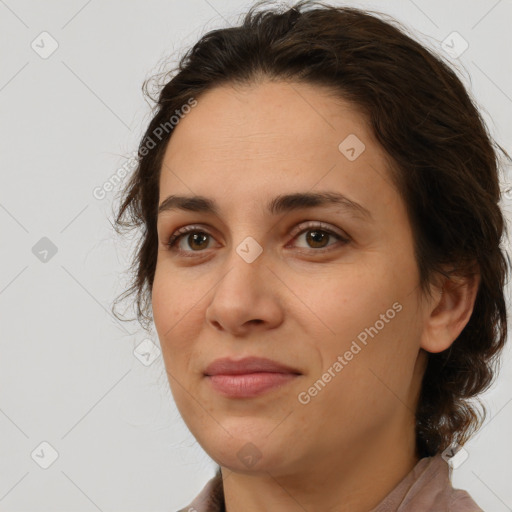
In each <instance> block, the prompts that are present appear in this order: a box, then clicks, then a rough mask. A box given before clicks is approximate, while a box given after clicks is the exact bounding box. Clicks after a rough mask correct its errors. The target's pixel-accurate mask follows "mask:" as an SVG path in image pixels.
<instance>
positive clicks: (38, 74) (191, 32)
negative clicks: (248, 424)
mask: <svg viewBox="0 0 512 512" xmlns="http://www.w3.org/2000/svg"><path fill="white" fill-rule="evenodd" d="M292 3H294V2H292ZM330 3H337V4H340V5H342V3H341V2H330ZM281 4H282V5H284V3H283V2H281ZM343 4H348V5H355V6H366V7H369V8H376V9H379V10H382V11H384V12H387V13H389V14H391V15H393V16H395V17H396V18H397V19H398V20H399V21H401V22H403V23H405V25H406V26H407V27H409V28H410V29H411V30H412V31H413V33H414V34H415V36H416V37H417V38H418V39H420V41H422V42H423V43H424V44H427V45H430V46H431V47H434V48H436V49H437V50H438V51H439V52H441V51H443V50H442V46H441V42H442V41H443V40H445V38H446V37H447V36H448V35H449V34H451V33H452V32H453V31H457V32H458V33H459V34H461V36H462V37H463V38H464V39H465V40H466V41H467V43H468V44H469V47H468V48H467V50H466V51H465V52H464V53H463V54H462V55H461V56H460V57H458V58H452V61H453V62H454V64H456V65H457V67H458V69H459V73H460V76H461V78H462V79H463V81H464V83H465V84H466V85H467V87H469V88H470V89H471V92H472V94H473V95H474V97H475V98H476V100H477V102H478V104H479V105H480V108H481V109H482V113H483V116H484V119H485V121H486V122H487V124H488V127H489V130H490V131H491V134H492V135H493V136H494V137H496V139H497V141H498V142H499V143H500V144H501V145H502V146H503V147H504V148H505V149H506V150H507V151H509V152H511V151H512V147H511V143H510V141H511V140H512V138H511V135H512V126H511V123H510V119H511V114H512V99H511V98H512V78H511V77H512V73H511V71H512V59H511V58H510V50H511V48H512V44H511V43H512V35H511V25H510V22H511V21H512V2H511V0H501V1H496V0H487V1H483V0H481V1H472V2H468V1H463V0H460V1H449V2H447V1H445V0H443V1H439V0H436V1H432V0H428V1H427V0H414V1H412V0H400V1H389V2H345V3H343ZM249 5H250V2H246V1H228V0H187V1H186V2H185V1H177V0H168V1H163V0H161V1H159V0H152V1H142V0H138V1H129V2H128V1H125V2H121V1H120V0H110V1H106V2H105V1H103V2H100V1H99V0H89V1H85V0H74V1H68V2H57V1H45V2H36V1H34V0H32V1H23V0H19V1H17V0H0V39H1V42H0V48H1V56H2V57H1V62H2V65H1V68H0V109H1V123H0V129H1V133H0V144H1V146H0V159H1V167H0V168H1V171H0V172H1V177H2V181H1V183H2V186H1V188H0V233H1V243H0V258H1V259H0V261H1V265H0V308H1V314H0V343H1V347H0V348H1V357H0V390H1V391H0V393H1V395H0V510H2V511H12V512H18V511H32V512H42V511H52V512H57V511H69V510H73V511H77V512H82V511H83V512H86V511H95V510H101V511H104V512H107V511H121V510H122V511H141V510H146V511H174V510H176V509H178V508H179V507H183V506H185V505H186V504H187V503H188V502H189V501H190V500H191V499H192V498H193V497H194V496H195V495H196V494H197V493H198V492H199V490H200V489H201V488H202V486H203V485H204V484H205V483H206V481H207V480H208V479H209V478H210V477H211V476H213V473H214V468H215V464H214V463H213V461H212V460H211V459H210V458H209V457H208V456H207V454H206V453H205V452H204V451H203V450H202V449H201V448H200V447H199V446H198V445H197V443H196V442H195V440H194V438H193V437H192V436H191V434H190V433H189V432H188V430H187V428H186V427H185V425H184V423H183V421H182V420H181V418H180V416H179V414H178V412H177V410H176V408H175V405H174V402H173V400H172V396H171V394H170V391H169V387H168V383H167V378H166V374H165V371H164V367H163V363H162V359H161V357H160V356H159V355H158V352H157V353H156V354H154V355H156V358H154V360H153V357H154V356H152V357H151V359H150V360H151V361H152V362H151V364H147V363H148V362H150V360H148V359H147V358H144V357H141V356H139V357H136V356H135V355H134V349H135V347H137V346H138V344H139V343H141V342H143V341H144V340H145V339H146V338H148V336H146V335H145V333H144V332H143V331H142V330H141V329H140V328H138V326H137V324H135V323H131V324H130V323H126V324H124V323H119V322H118V321H117V320H116V319H114V318H113V317H112V316H111V315H110V305H111V302H112V300H113V299H114V298H115V297H116V296H117V295H118V294H119V293H121V292H122V291H123V289H124V286H125V285H126V284H127V281H126V274H123V271H124V270H126V269H127V267H128V264H129V261H130V260H129V258H130V254H131V251H132V248H133V241H131V240H129V239H128V240H119V239H118V238H117V237H116V236H114V233H113V231H112V228H111V225H110V222H109V218H111V212H112V206H113V205H112V201H113V199H114V196H115V192H117V189H116V190H114V191H113V192H109V193H107V195H106V197H105V198H104V199H103V200H98V199H96V198H95V197H94V196H93V190H94V189H95V187H101V186H102V185H103V184H104V183H105V181H106V180H108V179H109V178H110V177H111V176H112V175H113V174H114V173H115V172H116V170H117V169H119V168H120V167H121V166H122V165H123V163H124V162H125V161H126V159H127V158H129V156H130V155H131V154H132V152H133V151H135V150H136V149H137V143H138V140H139V138H140V136H141V135H142V133H143V130H144V129H145V127H146V124H147V122H148V120H149V106H148V104H147V103H146V102H145V100H144V98H143V96H142V93H141V84H142V82H143V80H144V79H145V78H147V77H149V76H150V75H152V74H154V73H155V72H156V71H158V70H159V69H160V68H159V66H160V64H161V63H162V62H163V61H162V59H165V58H170V59H171V60H169V61H168V62H169V66H170V65H171V64H172V65H173V64H174V63H175V61H176V59H177V57H178V56H179V55H180V54H181V53H182V51H184V50H185V49H186V48H187V47H188V46H189V45H191V44H192V43H194V42H195V41H196V40H197V39H198V38H199V37H200V36H201V35H202V34H203V33H205V32H206V31H208V30H211V29H214V28H217V27H220V26H227V25H233V24H235V23H236V22H237V19H238V15H239V14H241V13H243V12H244V11H245V9H246V8H247V7H248V6H249ZM43 31H46V32H48V33H49V34H50V35H51V38H53V39H54V40H55V41H57V43H58V48H57V50H56V51H55V52H54V53H53V54H51V55H50V56H47V58H42V57H41V56H40V54H39V53H37V52H36V51H35V50H34V49H33V48H32V46H31V45H32V42H33V41H35V43H34V44H35V45H39V51H40V52H41V51H43V46H44V51H48V50H49V49H51V46H50V43H51V41H50V39H48V37H49V36H40V34H41V32H43ZM41 37H46V38H47V39H45V40H44V43H42V42H41ZM172 56H174V58H172ZM169 66H168V67H167V68H169ZM507 173H508V170H507ZM503 186H504V187H505V188H508V175H507V176H506V177H505V178H504V183H503ZM509 196H512V194H510V193H507V194H506V197H505V199H504V203H503V204H504V207H505V209H506V211H507V215H508V216H509V213H508V212H509V211H510V197H509ZM44 237H46V238H47V239H48V240H49V241H51V243H50V242H49V241H48V240H46V239H44V240H42V241H41V239H42V238H44ZM34 247H35V248H34ZM52 247H54V248H55V249H56V250H57V252H56V253H55V254H52ZM507 247H508V244H507ZM55 249H54V250H55ZM45 250H48V251H49V252H48V253H45V252H44V251H45ZM41 258H43V259H44V258H46V261H42V260H41ZM509 293H510V292H509V290H508V289H507V297H509V296H510V295H509ZM508 302H509V304H510V299H508ZM128 313H130V311H128ZM149 338H151V337H149ZM152 341H153V342H154V343H156V345H158V340H157V337H156V335H154V334H153V336H152ZM146 343H150V342H146ZM148 346H149V345H148ZM142 352H144V351H142ZM511 360H512V357H511V350H510V347H507V350H506V352H505V356H504V359H503V364H502V371H501V374H500V376H499V379H498V380H497V381H496V384H495V386H494V387H493V388H492V390H491V391H489V392H487V393H486V394H485V395H483V399H484V402H485V404H486V405H487V406H488V408H489V416H488V418H487V421H486V425H485V426H484V427H483V428H482V429H481V430H480V432H479V434H478V435H477V436H476V437H474V438H473V440H472V441H471V442H470V443H469V444H468V445H466V450H467V452H468V455H469V457H468V458H467V460H466V461H465V462H464V463H463V464H462V465H460V467H458V468H457V469H456V470H454V472H453V483H454V486H456V487H462V488H465V489H467V490H468V491H469V492H470V493H471V494H472V496H473V497H474V498H475V500H476V501H477V502H478V503H479V505H480V506H481V507H482V508H484V509H485V510H486V511H488V512H490V511H492V512H504V511H508V510H512V488H511V486H510V480H511V471H510V460H511V456H512V441H511V436H510V431H511V426H512V405H511V404H510V402H511V401H512V387H511V385H510V384H511V382H512V378H511V377H512V365H511ZM43 442H46V443H49V445H51V447H53V448H50V447H48V446H47V445H41V443H43ZM52 450H55V452H56V455H57V459H56V460H55V461H54V462H53V463H52V464H51V465H50V466H49V467H48V468H47V469H43V467H41V465H44V464H49V463H50V462H52V460H51V456H52V453H53V452H52Z"/></svg>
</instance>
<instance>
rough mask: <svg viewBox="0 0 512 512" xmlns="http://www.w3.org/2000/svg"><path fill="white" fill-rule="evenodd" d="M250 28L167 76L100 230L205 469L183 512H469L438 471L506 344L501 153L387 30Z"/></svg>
mask: <svg viewBox="0 0 512 512" xmlns="http://www.w3.org/2000/svg"><path fill="white" fill-rule="evenodd" d="M260 5H261V2H260V3H258V4H256V5H255V6H253V8H252V9H251V11H250V12H249V13H248V14H247V16H246V18H245V20H244V21H243V24H242V25H241V26H240V27H234V28H229V29H223V30H215V31H213V32H210V33H208V34H206V35H205V36H204V37H203V38H202V39H201V40H200V41H199V42H198V43H197V44H196V45H195V46H194V47H193V48H192V49H191V50H190V51H189V52H188V53H187V55H185V56H184V57H183V59H182V61H181V62H180V67H179V69H178V70H176V73H174V74H173V76H172V77H171V78H170V79H168V77H167V76H166V83H165V84H164V86H163V88H162V90H161V91H160V94H159V97H158V100H157V101H158V105H157V107H158V108H157V109H156V112H155V114H154V117H153V119H152V120H151V122H150V124H149V127H148V128H147V131H146V133H145V135H144V136H143V138H142V141H141V143H140V147H139V165H138V167H137V169H136V170H135V172H134V174H133V176H132V178H131V181H130V183H129V184H128V186H127V188H126V190H125V195H124V197H123V202H122V204H121V206H120V209H119V212H118V217H117V225H118V228H122V227H133V226H139V227H141V228H142V229H143V235H142V238H141V240H140V246H139V248H138V252H137V256H136V258H135V260H134V268H135V281H134V283H133V286H132V288H131V289H130V290H129V292H130V293H131V292H135V291H136V292H137V306H138V317H139V320H141V322H147V323H149V322H151V321H154V324H155V327H156V330H157V333H158V336H159V339H160V343H161V347H162V353H163V357H164V362H165V367H166V370H167V374H168V378H169V384H170V387H171V390H172V393H173V396H174V399H175V401H176V404H177V407H178V409H179V411H180V413H181V415H182V417H183V419H184V421H185V422H186V424H187V426H188V428H189V429H190V431H191V432H192V434H193V435H194V436H195V438H196V439H197V441H198V442H199V443H200V445H201V446H202V447H203V449H204V450H205V451H206V452H207V453H208V454H209V455H210V456H211V457H212V459H213V460H215V461H216V462H217V463H218V465H219V469H218V472H217V474H216V476H215V477H214V478H213V479H212V480H210V482H208V483H207V485H206V486H205V487H204V489H203V490H202V492H201V493H200V495H199V496H197V498H196V499H195V500H194V501H193V502H192V504H191V505H190V506H189V507H188V508H187V507H186V508H184V509H183V510H197V511H207V510H208V511H213V510H215V511H218V510H229V511H230V512H231V511H238V510H243V511H244V512H252V511H257V510H258V511H260V510H279V511H285V512H287V511H290V512H291V511H299V510H332V511H337V512H341V511H351V512H363V511H364V512H367V511H369V510H371V511H372V512H384V511H391V510H393V511H395V510H396V511H400V512H411V511H414V512H422V511H427V510H428V511H436V512H437V511H445V510H446V511H448V510H450V511H452V512H462V511H471V512H475V511H481V510H482V509H481V508H479V507H478V505H477V504H476V503H475V502H474V500H473V499H472V498H471V497H470V495H469V494H468V493H467V492H466V491H463V490H459V489H454V488H453V487H452V485H451V483H450V467H449V465H448V464H447V462H446V461H447V460H448V459H449V456H450V455H452V454H453V453H455V452H456V451H457V450H458V449H460V447H461V446H462V445H464V443H465V442H466V441H467V440H468V439H469V437H470V435H471V434H472V433H473V432H474V431H475V430H476V428H477V427H478V426H479V425H480V423H479V422H480V421H481V420H482V418H481V417H479V416H478V414H477V413H478V411H476V410H475V409H474V408H473V406H472V405H470V404H469V403H468V402H467V399H468V398H471V397H474V396H476V395H477V394H479V393H481V392H482V391H483V390H484V389H487V388H488V386H489V384H490V383H491V381H492V378H493V376H494V374H495V373H494V367H493V363H494V362H495V358H496V356H497V355H498V354H499V353H500V351H501V350H502V348H503V346H504V343H505V340H506V334H507V324H506V320H507V318H506V304H505V299H504V293H503V287H504V283H505V279H506V273H507V260H506V257H505V254H504V253H503V252H502V250H501V248H500V241H501V238H502V235H503V232H504V229H505V225H504V218H503V216H502V212H501V210H500V208H499V205H498V201H499V198H500V189H499V179H498V153H497V150H498V149H499V150H501V151H502V152H503V153H504V154H505V155H506V153H505V152H504V151H503V150H502V148H501V147H500V146H499V145H497V144H496V143H495V142H494V141H492V139H491V138H490V136H489V134H488V132H487V131H486V128H485V126H484V123H483V121H482V119H481V117H480V115H479V113H478V111H477V109H476V108H475V106H474V104H473V102H472V101H471V99H470V98H469V96H468V93H467V92H466V91H465V89H464V87H463V85H462V84H461V82H460V80H459V79H458V78H457V76H456V75H455V73H454V72H453V71H452V70H451V69H450V67H449V66H447V65H446V64H444V63H443V61H442V60H441V58H439V57H436V56H434V55H433V54H432V53H431V52H429V51H428V50H427V49H426V48H424V47H422V46H421V45H420V44H418V43H417V42H415V41H414V40H413V39H411V38H410V37H409V36H407V35H406V34H405V33H404V32H403V31H402V30H401V29H400V28H399V27H397V26H395V24H394V23H393V22H392V21H389V22H386V21H383V20H382V19H380V18H379V17H377V16H373V15H371V14H370V13H367V12H363V11H361V10H358V9H354V8H347V7H332V6H328V5H326V4H322V3H320V2H310V1H305V2H300V3H299V4H297V5H296V6H295V7H294V8H292V9H290V10H287V11H286V12H283V13H279V12H276V11H273V10H271V9H268V10H267V11H262V12H257V10H256V9H257V7H259V6H260ZM167 79H168V80H167ZM506 156H507V157H508V155H506ZM150 307H151V309H152V315H153V316H151V315H150V312H149V310H150ZM146 325H148V324H146Z"/></svg>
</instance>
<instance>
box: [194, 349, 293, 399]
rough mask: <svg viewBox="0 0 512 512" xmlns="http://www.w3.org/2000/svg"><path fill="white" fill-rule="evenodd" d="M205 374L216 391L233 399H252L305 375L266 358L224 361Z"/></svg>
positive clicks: (223, 359)
mask: <svg viewBox="0 0 512 512" xmlns="http://www.w3.org/2000/svg"><path fill="white" fill-rule="evenodd" d="M204 375H205V377H206V379H207V381H208V382H209V383H210V385H211V386H212V388H213V389H214V390H215V391H216V392H218V393H220V394H221V395H223V396H226V397H230V398H251V397H255V396H259V395H261V394H263V393H266V392H269V391H271V390H275V389H277V388H280V387H282V386H283V385H286V384H287V383H290V382H291V381H293V380H294V379H296V378H297V377H299V376H300V375H302V374H301V372H300V371H299V370H297V369H295V368H291V367H290V366H287V365H284V364H282V363H278V362H277V361H272V360H270V359H266V358H258V357H246V358H244V359H240V360H238V361H237V360H234V359H230V358H222V359H217V360H215V361H214V362H213V363H212V364H210V365H209V366H208V367H207V368H206V370H205V372H204Z"/></svg>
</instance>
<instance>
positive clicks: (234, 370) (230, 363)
mask: <svg viewBox="0 0 512 512" xmlns="http://www.w3.org/2000/svg"><path fill="white" fill-rule="evenodd" d="M256 372H271V373H295V374H298V375H299V374H300V372H299V371H298V370H296V369H295V368H292V367H290V366H287V365H285V364H281V363H278V362H277V361H272V360H271V359H267V358H264V357H244V358H243V359H238V360H235V359H231V358H229V357H223V358H220V359H216V360H215V361H213V362H212V363H211V364H209V365H208V366H207V367H206V370H205V371H204V374H205V375H219V374H222V375H242V374H244V373H256Z"/></svg>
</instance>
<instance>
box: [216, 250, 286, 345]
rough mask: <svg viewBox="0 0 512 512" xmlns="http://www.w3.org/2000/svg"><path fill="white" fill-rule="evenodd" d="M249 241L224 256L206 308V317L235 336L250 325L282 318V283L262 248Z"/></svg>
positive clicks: (268, 325) (274, 322) (263, 324)
mask: <svg viewBox="0 0 512 512" xmlns="http://www.w3.org/2000/svg"><path fill="white" fill-rule="evenodd" d="M255 250H257V248H256V247H255V246H254V244H253V243H252V242H250V241H248V242H246V243H241V244H240V245H239V246H238V247H236V248H235V249H234V250H233V252H232V254H231V256H230V257H229V258H227V259H226V266H225V267H224V266H223V267H222V271H221V272H219V274H221V275H220V276H219V278H218V279H217V284H215V285H214V287H213V289H212V292H211V295H210V299H209V300H210V302H209V304H208V307H207V309H206V321H207V323H209V324H210V325H212V326H213V327H214V328H215V329H217V330H220V331H226V332H229V333H231V334H233V335H236V336H243V335H245V334H248V333H249V332H250V331H252V330H253V329H255V328H257V329H259V330H265V329H270V328H275V327H277V326H278V325H279V324H280V323H281V322H282V321H283V308H282V304H283V297H282V295H283V293H282V287H283V285H282V283H281V281H280V280H279V279H277V278H276V276H275V273H274V272H273V271H272V270H271V269H270V268H269V267H268V265H267V263H268V261H267V258H266V257H265V256H266V255H265V252H264V251H261V250H260V251H259V254H257V255H256V253H255Z"/></svg>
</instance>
